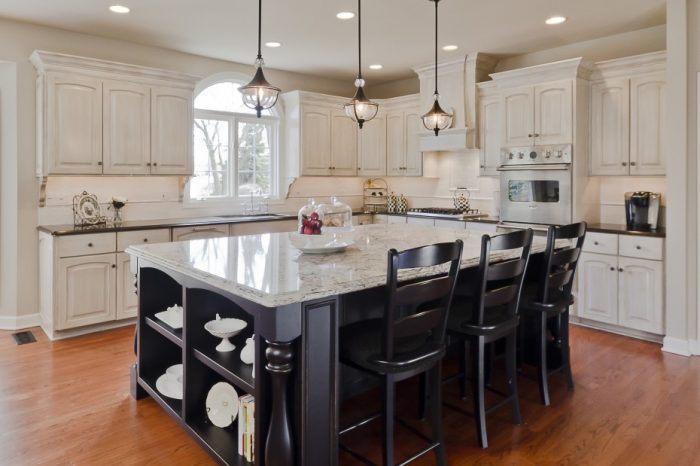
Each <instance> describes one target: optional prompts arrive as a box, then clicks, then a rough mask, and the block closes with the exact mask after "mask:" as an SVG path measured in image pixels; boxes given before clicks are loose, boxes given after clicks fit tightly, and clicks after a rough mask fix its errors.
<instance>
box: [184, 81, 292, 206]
mask: <svg viewBox="0 0 700 466" xmlns="http://www.w3.org/2000/svg"><path fill="white" fill-rule="evenodd" d="M242 84H243V83H241V82H238V81H234V80H219V81H217V82H215V83H213V84H211V85H209V86H208V87H206V88H204V89H203V90H202V91H201V92H199V94H197V96H196V97H195V99H194V177H193V178H192V180H191V181H190V190H189V198H190V199H192V200H228V199H235V198H239V197H247V196H250V195H251V194H253V195H255V196H272V197H274V196H276V195H277V182H276V181H277V180H276V178H277V176H276V174H277V145H278V144H277V137H278V136H277V135H278V132H279V118H278V117H277V116H276V114H274V113H273V112H271V111H269V110H268V111H266V112H264V113H263V116H262V117H261V118H256V117H255V111H254V110H252V109H250V108H248V107H246V106H245V105H243V102H242V100H241V96H240V93H239V92H238V87H239V86H241V85H242Z"/></svg>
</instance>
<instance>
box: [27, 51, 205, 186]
mask: <svg viewBox="0 0 700 466" xmlns="http://www.w3.org/2000/svg"><path fill="white" fill-rule="evenodd" d="M31 61H32V63H33V64H34V66H35V67H36V69H37V72H38V78H37V176H47V175H100V174H105V175H149V174H152V175H190V174H192V170H193V155H192V151H193V148H192V121H193V107H192V94H193V89H194V85H195V83H196V82H197V81H198V80H199V78H197V77H195V76H190V75H185V74H182V73H176V72H171V71H164V70H157V69H153V68H145V67H140V66H134V65H127V64H123V63H114V62H107V61H104V60H95V59H90V58H82V57H74V56H71V55H63V54H57V53H50V52H43V51H35V52H34V53H33V54H32V56H31Z"/></svg>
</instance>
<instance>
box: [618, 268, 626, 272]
mask: <svg viewBox="0 0 700 466" xmlns="http://www.w3.org/2000/svg"><path fill="white" fill-rule="evenodd" d="M617 271H618V272H624V271H625V270H624V269H623V268H622V267H620V268H619V269H617Z"/></svg>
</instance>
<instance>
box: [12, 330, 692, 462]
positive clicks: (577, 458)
mask: <svg viewBox="0 0 700 466" xmlns="http://www.w3.org/2000/svg"><path fill="white" fill-rule="evenodd" d="M34 334H35V336H36V337H37V340H38V341H37V343H31V344H27V345H22V346H17V345H15V343H14V341H13V339H12V338H11V336H10V332H0V354H1V355H2V356H1V357H0V465H12V466H15V465H63V464H73V465H90V466H93V465H114V464H120V465H188V466H189V465H200V464H201V465H204V464H212V463H213V462H212V460H211V459H210V458H209V457H208V456H207V455H206V454H205V453H204V452H203V451H202V450H201V449H200V448H199V447H198V446H197V444H196V443H195V442H194V440H192V439H191V438H190V437H189V436H188V435H186V434H185V433H184V431H182V430H181V429H180V427H179V426H178V425H177V424H176V423H175V422H174V421H173V420H171V419H170V417H169V416H168V415H167V414H165V412H163V411H162V410H161V409H160V408H159V407H158V406H157V405H156V404H155V402H153V401H152V400H150V399H145V400H141V401H139V402H136V401H134V400H133V399H131V397H130V395H129V373H128V366H129V364H131V363H132V362H133V359H134V357H133V353H132V337H133V329H132V328H124V329H119V330H114V331H109V332H104V333H100V334H95V335H90V336H86V337H80V338H75V339H71V340H64V341H58V342H50V341H48V339H47V338H46V336H44V334H43V333H42V332H41V330H39V329H34ZM571 334H572V361H573V367H574V377H575V382H576V390H575V391H574V392H567V390H566V387H565V385H564V383H563V378H561V377H558V376H555V377H554V378H553V379H552V385H551V395H552V406H551V407H550V408H545V407H543V406H542V405H540V403H539V399H538V394H537V386H536V384H535V382H534V380H531V379H528V378H525V377H522V378H520V380H519V383H520V394H521V408H522V413H523V420H524V423H523V424H522V425H521V426H513V425H511V424H510V412H509V410H508V408H503V409H501V410H499V411H497V412H495V413H493V414H492V415H490V416H489V417H488V421H487V422H488V429H489V441H490V445H491V446H490V448H489V449H487V450H481V449H480V448H478V446H477V440H476V435H475V428H474V425H473V421H472V419H471V418H467V417H465V416H463V415H461V414H459V413H456V412H454V411H451V410H449V409H446V410H445V413H444V414H445V420H444V426H445V433H446V441H447V453H448V458H449V464H450V465H454V466H460V465H473V464H479V465H564V464H572V465H596V466H598V465H608V464H610V465H632V464H633V465H666V464H668V465H695V464H700V358H684V357H680V356H674V355H669V354H665V353H662V352H661V351H660V349H659V346H658V345H654V344H651V343H645V342H640V341H637V340H633V339H629V338H624V337H619V336H614V335H609V334H605V333H601V332H596V331H592V330H588V329H584V328H580V327H573V328H572V332H571ZM498 382H499V381H498V378H497V377H496V378H495V379H494V385H497V384H498ZM453 385H454V384H453ZM456 388H457V387H456V386H446V387H445V392H446V394H447V395H446V398H447V399H449V400H450V401H452V402H454V403H461V401H459V400H458V398H456V397H455V396H454V393H456ZM416 394H417V391H416V387H415V384H414V383H412V382H409V383H407V384H404V385H403V386H400V387H399V399H400V403H401V404H400V407H401V408H400V409H399V412H400V413H403V417H404V418H406V419H408V420H411V423H412V424H413V425H416V426H422V424H421V423H420V422H418V421H415V420H414V418H415V413H416V409H415V401H416V396H417V395H416ZM377 406H378V405H377V397H376V396H375V395H374V394H369V395H368V396H366V397H365V398H364V399H361V400H358V401H357V402H354V403H353V404H352V407H353V410H352V413H353V415H359V414H360V413H359V411H361V410H363V409H367V410H373V409H374V408H376V407H377ZM465 407H466V408H468V409H469V408H471V402H469V403H467V404H465ZM377 428H378V425H377V426H374V427H369V428H367V429H364V430H362V431H361V432H359V433H353V434H352V435H351V436H349V437H348V438H347V439H344V440H347V443H348V444H349V445H350V446H352V447H353V448H355V449H357V450H359V451H362V452H364V453H366V454H368V455H369V456H370V457H371V458H372V459H373V460H375V461H378V460H379V459H380V456H379V453H380V450H379V445H380V437H379V435H378V431H377ZM397 430H398V436H397V443H399V447H398V448H399V457H402V455H408V454H409V453H411V452H413V451H415V450H416V449H420V448H421V446H422V443H421V442H420V441H418V440H416V439H415V438H414V437H413V436H412V434H410V433H408V432H407V431H405V430H403V429H402V428H401V427H398V428H397ZM426 432H429V430H427V428H426ZM341 463H342V464H343V465H345V464H347V465H352V464H357V463H356V462H355V461H354V460H353V459H352V458H351V457H350V456H348V455H346V454H343V455H341ZM433 463H434V460H433V457H432V456H427V457H425V458H424V459H422V460H420V461H418V462H416V463H414V464H416V465H430V464H433Z"/></svg>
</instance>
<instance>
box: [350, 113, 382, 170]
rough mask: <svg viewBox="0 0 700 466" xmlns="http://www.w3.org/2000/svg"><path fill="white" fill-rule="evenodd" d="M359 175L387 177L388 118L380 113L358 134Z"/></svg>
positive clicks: (365, 124)
mask: <svg viewBox="0 0 700 466" xmlns="http://www.w3.org/2000/svg"><path fill="white" fill-rule="evenodd" d="M357 135H358V151H357V174H358V175H359V176H386V116H385V115H384V114H383V113H379V114H378V115H377V116H376V117H375V118H374V119H372V120H370V121H367V122H365V123H364V125H363V128H362V129H361V130H359V131H358V132H357Z"/></svg>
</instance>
